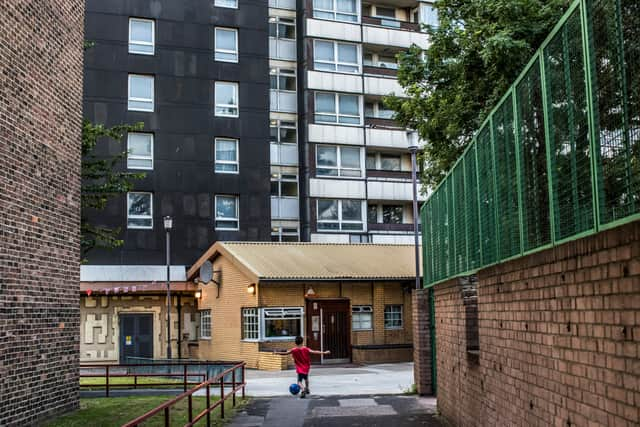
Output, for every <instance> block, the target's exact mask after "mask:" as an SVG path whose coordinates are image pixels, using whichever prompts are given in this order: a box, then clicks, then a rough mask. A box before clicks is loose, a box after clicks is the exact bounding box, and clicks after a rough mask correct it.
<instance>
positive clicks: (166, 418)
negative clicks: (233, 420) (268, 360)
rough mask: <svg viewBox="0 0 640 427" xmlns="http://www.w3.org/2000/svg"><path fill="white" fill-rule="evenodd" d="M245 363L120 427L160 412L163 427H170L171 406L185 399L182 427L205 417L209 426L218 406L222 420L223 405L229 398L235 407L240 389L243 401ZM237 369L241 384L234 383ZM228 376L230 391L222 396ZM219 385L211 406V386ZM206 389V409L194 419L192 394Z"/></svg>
mask: <svg viewBox="0 0 640 427" xmlns="http://www.w3.org/2000/svg"><path fill="white" fill-rule="evenodd" d="M245 365H246V364H245V362H241V363H239V364H237V365H235V366H233V367H231V368H229V369H226V370H225V371H222V372H221V373H219V374H218V375H216V376H215V377H214V378H211V379H209V380H207V381H205V382H203V383H201V384H199V385H197V386H196V387H194V388H192V389H191V390H189V391H185V392H184V393H182V394H180V395H178V396H176V397H174V398H173V399H170V400H168V401H166V402H165V403H163V404H162V405H159V406H158V407H156V408H154V409H152V410H150V411H148V412H147V413H145V414H143V415H140V416H139V417H137V418H135V419H134V420H132V421H129V422H128V423H126V424H123V425H122V427H136V426H138V425H139V424H140V423H142V422H144V421H146V420H148V419H149V418H151V417H153V416H155V415H157V414H159V413H160V412H161V411H164V425H165V427H169V426H170V408H171V406H173V405H175V404H176V403H178V402H180V401H181V400H183V399H184V398H185V397H186V398H187V399H188V402H189V422H188V423H187V424H185V425H184V427H191V426H193V425H195V423H197V422H198V421H200V420H201V419H202V418H204V417H205V416H206V417H207V425H210V423H211V412H212V411H213V410H214V409H216V408H217V407H218V406H220V417H221V418H224V403H225V402H226V400H227V399H228V398H229V397H230V396H231V397H232V400H233V406H234V407H235V406H236V393H237V391H238V390H240V389H242V398H243V399H244V397H245V386H246V384H247V382H246V378H245ZM237 369H242V382H236V370H237ZM228 374H231V378H232V379H231V384H232V389H231V391H230V392H229V393H228V394H227V395H225V394H224V385H225V381H224V377H225V376H226V375H228ZM218 384H219V385H220V399H219V400H217V401H216V402H215V403H214V404H213V405H212V404H211V390H210V389H211V386H212V385H218ZM204 387H206V398H207V407H206V408H205V409H204V410H203V411H202V412H200V413H199V414H197V415H196V416H195V417H194V416H193V404H192V396H193V394H194V393H195V392H196V391H198V390H200V389H202V388H204Z"/></svg>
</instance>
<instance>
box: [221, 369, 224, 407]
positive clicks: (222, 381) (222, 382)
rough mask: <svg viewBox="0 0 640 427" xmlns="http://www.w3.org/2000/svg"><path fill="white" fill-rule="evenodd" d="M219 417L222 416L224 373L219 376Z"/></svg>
mask: <svg viewBox="0 0 640 427" xmlns="http://www.w3.org/2000/svg"><path fill="white" fill-rule="evenodd" d="M220 403H221V405H220V418H224V374H222V376H221V377H220Z"/></svg>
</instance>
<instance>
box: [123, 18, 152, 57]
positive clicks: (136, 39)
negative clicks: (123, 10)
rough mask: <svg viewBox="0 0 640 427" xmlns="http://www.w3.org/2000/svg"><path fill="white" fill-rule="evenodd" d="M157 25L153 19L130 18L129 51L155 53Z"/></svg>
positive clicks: (145, 53) (142, 53)
mask: <svg viewBox="0 0 640 427" xmlns="http://www.w3.org/2000/svg"><path fill="white" fill-rule="evenodd" d="M154 51H155V25H154V22H153V20H151V19H140V18H129V53H135V54H139V55H153V54H154Z"/></svg>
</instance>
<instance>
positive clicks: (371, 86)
mask: <svg viewBox="0 0 640 427" xmlns="http://www.w3.org/2000/svg"><path fill="white" fill-rule="evenodd" d="M364 93H366V94H367V95H391V94H392V93H393V94H395V95H396V96H402V97H406V96H407V94H406V93H405V91H404V89H402V86H400V83H398V80H396V79H389V78H385V77H368V76H367V77H365V78H364Z"/></svg>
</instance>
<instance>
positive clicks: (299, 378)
mask: <svg viewBox="0 0 640 427" xmlns="http://www.w3.org/2000/svg"><path fill="white" fill-rule="evenodd" d="M302 380H305V381H309V374H301V373H299V372H298V382H300V381H302Z"/></svg>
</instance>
